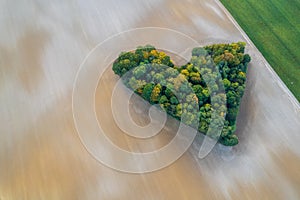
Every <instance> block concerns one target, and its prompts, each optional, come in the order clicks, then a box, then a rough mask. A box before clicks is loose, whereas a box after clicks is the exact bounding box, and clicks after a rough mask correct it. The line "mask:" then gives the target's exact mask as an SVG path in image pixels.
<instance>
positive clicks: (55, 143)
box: [0, 0, 300, 200]
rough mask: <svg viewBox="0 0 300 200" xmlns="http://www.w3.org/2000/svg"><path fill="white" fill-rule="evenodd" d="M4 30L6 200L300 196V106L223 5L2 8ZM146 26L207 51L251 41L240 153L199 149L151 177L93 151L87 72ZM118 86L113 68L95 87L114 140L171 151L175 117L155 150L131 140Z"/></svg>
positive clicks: (174, 0)
mask: <svg viewBox="0 0 300 200" xmlns="http://www.w3.org/2000/svg"><path fill="white" fill-rule="evenodd" d="M0 27H1V29H0V121H1V126H0V199H1V200H10V199H13V200H15V199H30V200H34V199H39V200H40V199H64V200H65V199H180V200H181V199H197V200H198V199H241V198H242V199H255V198H256V199H299V198H300V171H299V169H300V147H299V143H300V135H299V130H300V109H299V108H300V106H299V102H297V101H296V100H295V99H294V98H293V96H292V95H291V94H290V92H289V91H287V89H286V87H285V86H284V85H282V82H281V81H280V79H278V76H277V75H276V74H275V73H274V72H273V71H272V70H271V69H270V67H269V65H268V63H266V61H265V59H264V58H263V57H262V55H261V54H260V53H259V52H258V51H257V49H256V48H255V47H254V46H253V44H252V43H251V42H250V41H249V40H248V39H247V37H246V36H245V34H244V33H243V32H240V30H239V28H238V27H236V25H235V24H234V22H233V21H232V20H231V18H230V17H229V16H228V13H226V12H224V10H223V7H222V6H220V4H219V2H218V1H214V0H203V1H197V0H187V1H184V2H183V1H180V0H169V1H168V0H166V1H164V0H153V1H140V0H128V1H122V0H117V1H96V0H86V1H79V0H73V1H64V2H61V1H58V0H57V1H56V0H54V1H38V0H37V1H23V0H21V1H10V0H3V1H0ZM142 27H164V28H170V29H174V30H177V31H179V32H182V33H184V34H186V35H188V36H190V37H192V38H193V39H194V40H196V41H197V42H199V43H200V44H202V45H204V44H209V43H216V42H230V41H232V42H234V41H246V42H247V44H248V46H247V52H248V53H249V54H250V55H251V57H252V58H253V59H252V62H251V64H250V65H249V71H248V74H247V76H248V80H247V87H246V92H245V95H244V97H243V100H242V105H241V110H240V113H239V116H238V128H237V135H238V136H239V138H240V143H239V144H238V145H237V146H235V147H234V148H232V149H224V148H223V147H222V146H220V145H217V146H215V148H214V149H213V151H212V152H211V153H210V154H209V155H208V156H207V157H205V158H204V159H199V158H198V157H197V154H198V150H199V144H198V143H197V142H194V143H193V144H192V146H191V148H189V150H188V151H187V152H186V153H185V154H184V155H183V156H182V157H180V158H179V159H178V160H177V161H176V162H174V163H173V164H172V165H170V166H168V167H166V168H163V169H161V170H158V171H155V172H151V173H145V174H129V173H123V172H119V171H116V170H113V169H111V168H109V167H107V166H105V165H103V164H101V163H100V162H98V161H97V160H96V159H94V157H93V156H91V154H90V153H89V152H88V151H87V149H86V148H85V146H84V145H83V143H82V141H81V140H80V138H79V137H78V134H77V130H76V127H75V123H74V120H73V112H72V91H73V84H74V81H75V78H76V73H77V71H78V69H79V66H80V64H81V63H82V61H83V60H84V58H85V57H86V56H87V54H88V53H89V52H90V51H91V50H92V49H93V48H94V47H95V46H96V45H97V44H99V43H100V42H102V41H103V40H105V39H107V38H108V37H110V36H111V35H113V34H117V33H119V32H121V31H125V30H128V29H132V28H142ZM154 37H157V40H163V39H164V38H162V37H163V36H159V35H158V36H154ZM145 38H147V37H146V36H145ZM147 42H148V41H147V39H145V43H147ZM168 42H169V43H172V44H174V46H177V47H181V46H182V45H183V44H181V43H179V42H178V43H177V41H168ZM128 43H130V41H128ZM116 45H118V44H116ZM141 45H143V44H141ZM114 48H115V47H114V46H111V47H108V48H107V51H113V50H114ZM116 81H117V77H116V76H114V75H113V74H112V72H111V71H109V70H108V71H105V74H104V76H103V77H102V79H101V80H100V81H99V84H98V87H97V89H96V96H95V102H96V103H95V108H96V113H95V114H96V116H97V118H98V120H99V122H101V124H102V125H103V128H104V129H105V130H107V131H106V132H107V133H108V134H107V135H108V137H109V138H110V139H111V140H112V141H113V142H114V143H115V144H117V145H118V146H120V147H121V148H124V149H127V150H130V151H151V150H153V149H155V148H160V147H162V146H164V145H165V144H166V143H168V142H169V141H170V140H171V139H172V138H173V137H174V136H173V135H172V133H173V132H174V130H175V131H176V129H177V128H178V124H176V123H177V122H176V121H172V119H170V118H169V119H168V120H167V123H166V127H165V128H164V129H163V130H162V133H161V134H159V135H157V136H155V137H154V138H152V139H151V141H150V142H149V141H148V142H147V141H146V140H143V141H137V140H132V138H130V137H128V136H126V135H125V134H123V135H121V134H122V131H120V130H119V129H118V127H117V126H116V124H115V122H114V119H113V117H112V114H111V111H110V110H109V109H110V106H109V103H110V97H111V93H112V88H113V85H114V84H115V83H116ZM82 95H83V96H84V95H86V94H85V93H83V94H82ZM130 101H131V102H132V104H131V106H132V107H131V108H130V109H131V111H130V112H131V114H132V115H133V119H136V121H139V123H141V124H143V123H144V124H145V123H147V120H148V118H147V117H145V115H143V114H141V113H140V112H143V113H144V112H145V110H143V109H145V108H147V106H146V107H145V106H144V107H143V106H142V108H143V109H141V107H139V108H134V104H135V103H136V104H143V102H140V100H139V99H134V98H132V99H131V100H130ZM86 120H87V123H88V120H89V119H88V118H87V119H86ZM139 142H140V143H139ZM111 159H112V160H114V159H118V158H115V157H111Z"/></svg>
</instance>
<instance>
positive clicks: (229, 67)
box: [113, 42, 250, 146]
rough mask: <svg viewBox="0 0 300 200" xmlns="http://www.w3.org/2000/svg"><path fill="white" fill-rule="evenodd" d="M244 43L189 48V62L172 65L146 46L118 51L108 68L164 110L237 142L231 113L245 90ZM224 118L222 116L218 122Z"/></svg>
mask: <svg viewBox="0 0 300 200" xmlns="http://www.w3.org/2000/svg"><path fill="white" fill-rule="evenodd" d="M245 45H246V44H245V43H244V42H238V43H231V44H214V45H209V46H205V47H198V48H194V49H193V50H192V58H191V60H190V62H188V63H187V64H185V65H182V66H176V64H175V63H174V62H173V61H172V60H171V59H170V57H169V56H167V55H166V53H164V52H162V51H160V52H159V51H158V50H156V49H155V47H153V46H151V45H146V46H144V47H138V48H137V49H136V50H135V51H134V52H122V53H121V54H120V55H119V57H118V58H117V59H116V61H115V62H114V63H113V71H114V72H115V74H117V75H119V76H120V77H121V78H122V80H123V82H124V84H125V85H126V86H127V87H129V88H130V89H132V90H134V91H135V93H137V94H138V95H140V96H141V97H143V98H144V99H145V100H147V101H149V102H150V103H151V104H158V105H159V106H160V107H161V108H162V109H163V110H164V111H166V112H167V113H168V114H169V115H171V116H173V117H175V118H176V119H178V120H181V121H182V122H183V123H185V124H186V125H189V126H191V127H193V128H195V129H197V130H198V131H199V132H201V133H204V134H207V135H209V136H210V137H211V138H214V139H218V141H219V142H220V143H221V144H223V145H226V146H234V145H236V144H238V137H237V136H236V135H235V134H234V132H235V130H236V118H237V114H238V112H239V105H240V101H241V98H242V96H243V93H244V90H245V82H246V72H247V66H248V63H249V62H250V56H249V55H248V54H244V49H245ZM224 120H225V121H224Z"/></svg>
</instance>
